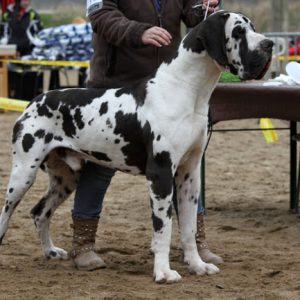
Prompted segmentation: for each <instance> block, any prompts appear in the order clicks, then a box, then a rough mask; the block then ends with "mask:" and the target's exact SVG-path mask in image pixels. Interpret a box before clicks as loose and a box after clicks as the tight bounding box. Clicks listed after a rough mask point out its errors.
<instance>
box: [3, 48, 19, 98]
mask: <svg viewBox="0 0 300 300" xmlns="http://www.w3.org/2000/svg"><path fill="white" fill-rule="evenodd" d="M15 57H16V45H0V60H1V59H14V58H15ZM0 97H4V98H7V97H8V75H7V63H6V62H1V61H0Z"/></svg>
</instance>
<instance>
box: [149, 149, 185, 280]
mask: <svg viewBox="0 0 300 300" xmlns="http://www.w3.org/2000/svg"><path fill="white" fill-rule="evenodd" d="M146 178H147V180H148V186H149V192H150V202H151V208H152V223H153V237H152V244H151V250H152V251H153V253H154V272H153V276H154V280H155V281H156V282H157V283H163V282H167V283H172V282H177V281H179V280H180V279H181V276H180V275H179V274H178V273H177V272H176V271H175V270H171V268H170V263H169V253H170V243H171V232H172V196H173V174H172V163H171V159H170V155H169V153H167V152H162V153H159V154H157V155H156V156H155V157H153V158H151V159H149V160H148V162H147V169H146Z"/></svg>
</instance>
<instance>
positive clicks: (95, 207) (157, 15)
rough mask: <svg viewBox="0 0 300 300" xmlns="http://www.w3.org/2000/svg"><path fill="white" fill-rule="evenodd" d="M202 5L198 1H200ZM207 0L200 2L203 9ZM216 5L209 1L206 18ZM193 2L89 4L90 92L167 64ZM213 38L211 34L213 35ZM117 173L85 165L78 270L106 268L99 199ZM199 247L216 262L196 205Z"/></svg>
mask: <svg viewBox="0 0 300 300" xmlns="http://www.w3.org/2000/svg"><path fill="white" fill-rule="evenodd" d="M201 2H202V1H201ZM207 2H208V0H203V4H207ZM218 2H219V1H216V0H211V1H210V7H211V8H210V9H209V13H211V12H213V11H214V7H216V6H217V5H218ZM195 4H199V1H195V0H172V1H166V0H139V1H136V0H103V1H102V0H87V14H88V17H89V19H90V21H91V25H92V28H93V41H92V43H93V49H94V54H93V56H92V58H91V61H90V78H89V80H88V82H87V87H89V88H119V87H122V86H126V85H130V84H132V83H134V82H136V81H138V80H140V79H141V78H143V77H146V76H148V75H150V74H152V73H153V72H155V70H156V69H157V68H158V67H159V66H160V64H161V63H162V62H164V61H168V60H170V59H171V58H172V57H173V56H174V55H175V54H176V51H177V48H178V46H179V44H180V42H181V33H180V27H181V26H180V25H181V21H183V22H184V23H185V24H186V26H187V27H194V26H195V25H197V24H198V23H199V22H200V21H202V20H203V17H204V13H202V14H201V15H198V14H195V11H194V10H193V5H195ZM212 34H213V33H212ZM114 174H115V170H112V169H109V168H105V167H102V166H99V165H96V164H94V163H92V162H87V163H86V165H85V167H84V168H83V170H82V173H81V176H80V179H79V182H78V186H77V190H76V193H75V200H74V209H73V210H72V219H73V224H72V227H73V249H72V251H71V252H70V256H71V258H72V259H73V262H74V264H75V266H76V267H77V268H78V269H80V270H94V269H98V268H103V267H105V263H104V262H103V260H102V259H101V258H100V257H99V256H97V254H96V253H95V252H94V245H95V236H96V231H97V226H98V221H99V216H100V213H101V210H102V203H103V198H104V195H105V193H106V190H107V188H108V186H109V184H110V181H111V178H112V176H113V175H114ZM198 212H200V214H198V222H197V224H198V229H197V236H196V241H197V246H198V251H199V254H200V256H201V257H202V259H203V260H204V261H206V262H213V263H220V262H222V258H220V257H219V256H217V255H215V254H214V253H212V252H211V251H210V250H209V248H208V246H207V244H206V241H205V234H204V220H203V207H202V203H201V201H199V209H198Z"/></svg>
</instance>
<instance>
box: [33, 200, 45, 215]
mask: <svg viewBox="0 0 300 300" xmlns="http://www.w3.org/2000/svg"><path fill="white" fill-rule="evenodd" d="M45 205H46V198H45V197H43V198H42V199H41V200H40V201H39V202H38V203H37V204H36V205H35V206H34V207H33V208H32V209H31V211H30V213H31V216H32V217H36V216H40V215H41V214H42V211H43V209H44V208H45Z"/></svg>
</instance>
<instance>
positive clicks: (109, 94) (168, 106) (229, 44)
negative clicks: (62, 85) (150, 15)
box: [0, 11, 273, 282]
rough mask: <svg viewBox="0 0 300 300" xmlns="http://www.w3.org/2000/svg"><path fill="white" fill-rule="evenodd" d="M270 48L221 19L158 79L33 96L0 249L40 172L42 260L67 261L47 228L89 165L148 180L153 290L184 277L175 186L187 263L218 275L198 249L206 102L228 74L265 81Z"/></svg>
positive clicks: (231, 19) (18, 142)
mask: <svg viewBox="0 0 300 300" xmlns="http://www.w3.org/2000/svg"><path fill="white" fill-rule="evenodd" d="M272 46H273V43H272V41H270V40H268V39H266V38H265V37H264V36H263V35H261V34H259V33H256V32H255V30H254V27H253V25H252V23H251V21H250V20H249V19H248V18H247V17H245V16H243V15H241V14H238V13H231V12H225V11H219V12H217V13H214V14H213V15H211V16H210V17H208V18H207V19H206V20H205V21H203V22H202V23H200V24H199V25H198V26H196V27H195V28H194V29H193V30H192V31H191V32H190V33H189V34H188V35H187V36H186V37H185V38H184V39H183V41H182V43H181V45H180V47H179V49H178V51H177V53H176V55H175V56H174V57H173V58H172V59H171V60H170V61H168V62H166V63H163V64H162V65H161V66H160V67H159V69H158V70H157V71H156V73H155V74H153V75H152V76H150V77H148V78H146V79H143V80H141V81H140V82H138V83H136V84H134V85H132V86H129V87H123V88H118V89H107V90H106V89H78V88H75V89H64V90H54V91H49V92H46V93H44V94H42V95H40V96H38V97H36V98H35V99H34V100H33V101H32V102H31V103H30V104H29V106H28V107H27V108H26V109H25V111H24V113H23V114H22V115H21V116H20V117H19V119H18V120H17V122H16V124H15V126H14V129H13V137H12V159H13V163H12V171H11V176H10V180H9V183H8V188H7V193H6V196H5V203H4V207H3V209H2V213H1V216H0V241H2V239H3V237H4V235H5V233H6V231H7V228H8V222H9V219H10V217H11V215H12V213H13V211H14V209H15V208H16V207H17V205H18V204H19V203H20V201H21V199H22V198H23V196H24V194H25V192H26V191H27V190H28V189H29V188H30V186H31V185H32V184H33V183H34V181H35V177H36V173H37V170H38V169H39V167H42V168H44V170H45V171H46V172H47V173H48V175H49V188H48V191H47V192H46V193H45V195H44V196H43V197H42V198H41V200H40V201H39V203H38V204H37V205H36V206H35V207H34V208H33V209H32V211H31V214H32V217H33V219H34V223H35V226H36V228H37V231H38V234H39V237H40V239H41V243H42V248H43V252H44V255H45V256H46V257H48V258H51V259H66V258H67V257H68V255H67V252H66V251H65V250H63V249H61V248H58V247H56V246H54V244H53V243H52V241H51V238H50V236H49V224H50V219H51V217H52V216H53V214H54V211H55V210H56V208H57V207H58V206H59V205H60V204H61V203H62V202H63V201H64V200H65V199H66V198H67V197H68V196H69V195H70V194H71V193H72V191H73V190H74V189H75V188H76V183H77V180H78V177H79V172H80V168H81V167H82V165H83V164H84V162H85V161H86V160H90V161H92V162H94V163H96V164H100V165H103V166H106V167H110V168H115V169H117V170H120V171H123V172H127V173H130V174H133V175H138V174H142V175H145V176H146V178H147V182H148V187H149V194H150V199H151V200H150V201H151V208H152V221H153V239H152V245H151V247H152V251H153V252H154V279H155V281H156V282H177V281H179V280H180V278H181V276H180V275H179V274H178V273H177V272H176V271H175V270H172V269H171V268H170V264H169V251H170V241H171V226H172V218H171V211H172V194H173V192H174V191H173V181H174V180H175V183H176V192H177V199H178V206H179V220H180V236H181V243H182V247H183V252H184V261H185V262H186V263H187V264H188V268H189V271H190V272H191V273H195V274H197V275H204V274H214V273H217V272H219V269H218V268H217V267H216V266H214V265H213V264H207V263H205V262H203V261H202V260H201V258H200V257H199V255H198V252H197V248H196V243H195V231H196V211H197V199H198V195H199V190H200V178H199V173H200V172H199V169H200V161H201V157H202V155H203V152H204V148H205V145H206V141H207V123H208V117H207V116H208V106H209V99H210V96H211V94H212V92H213V90H214V88H215V86H216V84H217V82H218V79H219V77H220V74H221V71H222V70H224V68H229V69H230V70H231V72H232V73H235V74H238V75H239V77H240V78H241V79H242V80H247V79H260V78H261V77H262V76H263V75H264V73H265V72H266V70H267V68H268V66H269V64H270V60H271V53H272Z"/></svg>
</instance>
